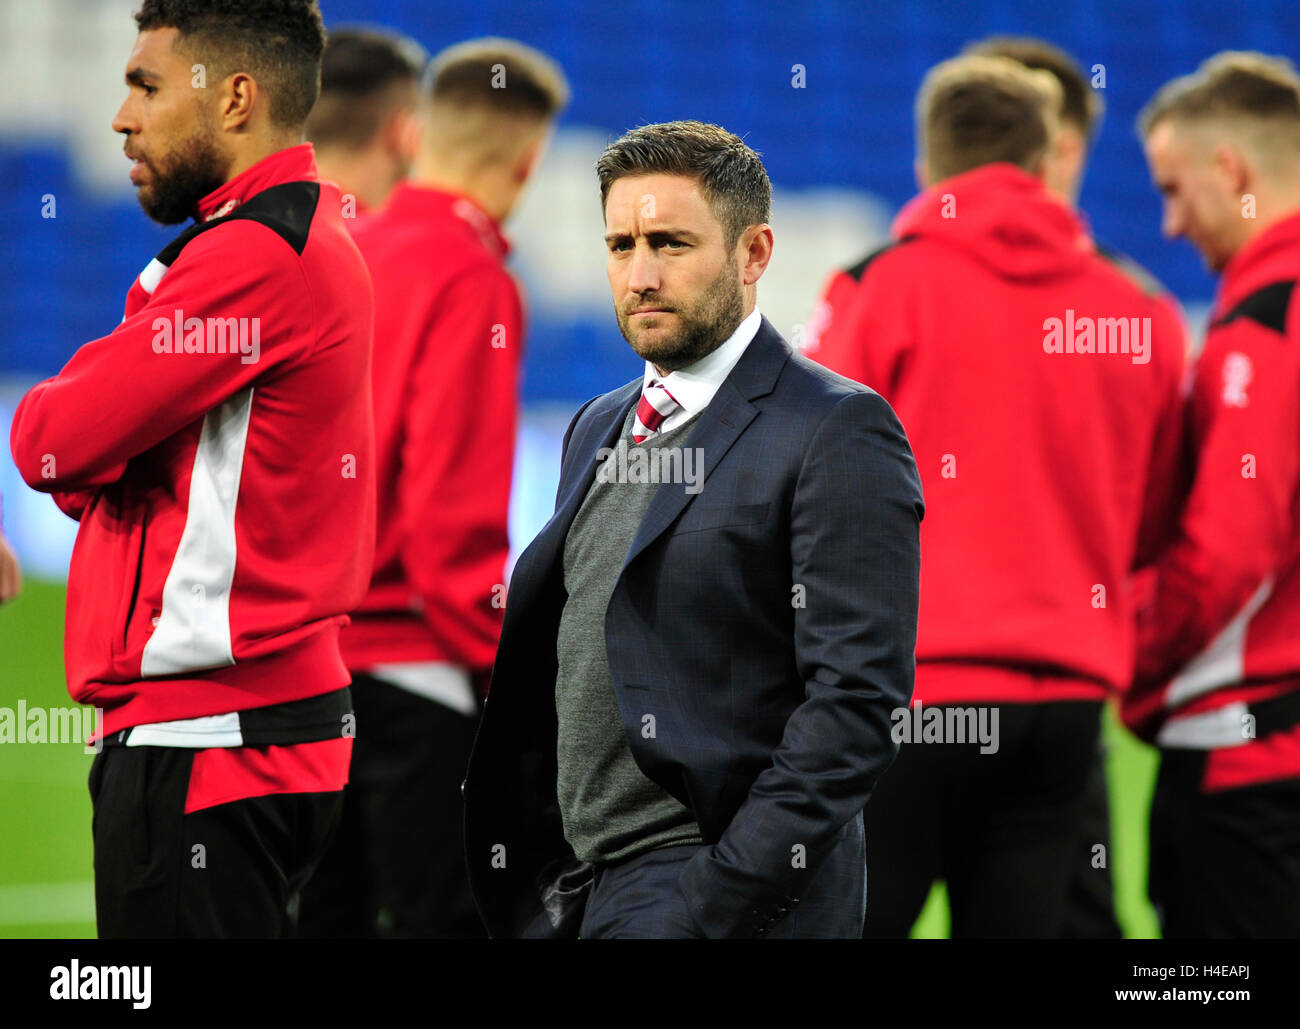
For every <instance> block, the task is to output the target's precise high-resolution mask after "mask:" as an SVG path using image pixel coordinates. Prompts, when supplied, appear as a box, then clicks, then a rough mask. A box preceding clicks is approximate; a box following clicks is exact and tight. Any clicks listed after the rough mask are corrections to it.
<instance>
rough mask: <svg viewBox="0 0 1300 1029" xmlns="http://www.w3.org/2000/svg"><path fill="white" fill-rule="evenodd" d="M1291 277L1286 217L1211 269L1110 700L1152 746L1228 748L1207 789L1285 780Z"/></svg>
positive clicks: (1293, 636)
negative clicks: (1181, 480)
mask: <svg viewBox="0 0 1300 1029" xmlns="http://www.w3.org/2000/svg"><path fill="white" fill-rule="evenodd" d="M1297 279H1300V213H1297V214H1293V215H1291V216H1290V217H1287V218H1284V219H1282V220H1281V221H1279V222H1277V223H1275V224H1273V225H1271V226H1269V227H1268V228H1267V229H1265V230H1264V231H1263V232H1261V233H1260V234H1259V235H1258V236H1256V237H1255V238H1254V239H1253V240H1251V241H1250V242H1249V243H1248V244H1246V245H1245V246H1244V247H1242V248H1241V250H1240V251H1238V252H1237V254H1235V255H1234V256H1233V258H1232V260H1231V261H1229V263H1228V265H1227V267H1226V268H1225V269H1224V273H1223V280H1222V282H1221V283H1220V286H1219V294H1218V297H1217V299H1216V301H1215V305H1214V310H1213V312H1212V314H1211V322H1210V330H1209V333H1208V334H1207V336H1206V340H1205V348H1204V350H1203V351H1202V352H1201V356H1200V358H1199V360H1198V361H1197V365H1196V372H1195V377H1194V381H1193V389H1192V396H1191V402H1190V421H1191V444H1192V447H1193V449H1194V451H1195V460H1196V469H1195V480H1194V482H1193V485H1192V489H1191V493H1190V496H1189V499H1188V501H1187V505H1186V508H1185V509H1184V511H1183V514H1182V518H1181V521H1180V523H1179V526H1178V532H1177V535H1176V536H1175V538H1174V539H1173V541H1172V543H1171V545H1170V546H1168V547H1167V548H1166V549H1165V550H1163V552H1162V553H1161V554H1160V557H1159V560H1158V561H1157V563H1156V566H1155V580H1156V585H1155V591H1154V599H1153V601H1152V603H1151V604H1150V605H1149V606H1147V607H1145V608H1144V610H1143V612H1142V617H1141V619H1140V622H1139V630H1140V632H1139V645H1140V649H1139V657H1138V670H1137V676H1136V681H1135V684H1134V688H1133V689H1132V690H1131V691H1130V693H1129V694H1128V696H1127V697H1126V698H1125V703H1124V708H1123V715H1124V719H1125V721H1126V723H1127V724H1128V725H1129V726H1130V727H1131V728H1133V729H1134V731H1136V732H1138V733H1140V734H1141V735H1144V736H1146V737H1147V738H1148V739H1154V740H1156V741H1157V742H1159V743H1161V744H1162V745H1164V746H1181V747H1195V748H1204V749H1208V750H1217V749H1218V748H1221V747H1223V748H1229V750H1230V751H1231V753H1229V752H1227V751H1224V752H1222V753H1219V754H1216V755H1215V757H1214V759H1213V760H1212V761H1211V766H1210V768H1209V769H1208V770H1207V784H1209V785H1214V784H1216V783H1217V784H1218V785H1220V786H1228V785H1236V784H1245V783H1246V782H1250V781H1260V780H1261V779H1267V778H1277V777H1279V776H1283V775H1287V776H1295V775H1300V731H1298V727H1297V725H1296V723H1297V722H1300V717H1298V716H1300V703H1297V702H1300V695H1298V694H1300V303H1296V302H1295V300H1294V299H1293V296H1294V290H1295V286H1296V281H1297ZM1284 709H1285V713H1286V714H1285V717H1281V716H1282V715H1283V713H1284ZM1275 715H1276V716H1277V717H1274V716H1275ZM1247 716H1249V717H1247ZM1282 736H1287V738H1288V740H1289V742H1288V743H1285V745H1284V741H1283V740H1282ZM1268 737H1272V738H1271V739H1270V738H1268Z"/></svg>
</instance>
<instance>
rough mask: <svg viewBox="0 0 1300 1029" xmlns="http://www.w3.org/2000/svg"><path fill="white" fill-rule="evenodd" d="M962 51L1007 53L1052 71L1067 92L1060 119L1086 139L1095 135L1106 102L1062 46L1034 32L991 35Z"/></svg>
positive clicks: (1028, 66)
mask: <svg viewBox="0 0 1300 1029" xmlns="http://www.w3.org/2000/svg"><path fill="white" fill-rule="evenodd" d="M963 53H967V54H979V55H982V56H984V57H1006V58H1009V59H1011V60H1013V61H1016V62H1018V63H1020V64H1023V65H1024V66H1025V67H1026V68H1034V69H1036V70H1038V71H1045V72H1050V73H1051V74H1052V75H1053V76H1054V77H1055V78H1056V81H1057V82H1059V83H1060V84H1061V91H1062V92H1063V93H1064V94H1065V97H1064V100H1063V101H1062V104H1061V120H1062V121H1064V122H1068V123H1069V124H1070V125H1073V126H1074V127H1075V128H1076V129H1078V130H1079V131H1080V132H1081V133H1082V134H1083V138H1084V139H1092V138H1093V136H1095V135H1096V133H1097V128H1098V126H1099V125H1100V124H1101V116H1102V112H1103V111H1104V110H1105V104H1103V103H1102V100H1101V96H1100V95H1099V94H1098V93H1097V91H1096V90H1095V89H1093V88H1092V86H1091V85H1090V84H1089V82H1088V78H1087V76H1086V75H1085V74H1084V72H1083V69H1082V68H1081V67H1079V64H1078V62H1076V61H1075V59H1074V58H1073V57H1071V56H1070V55H1069V54H1067V53H1066V52H1065V51H1064V50H1062V49H1061V48H1060V47H1059V46H1056V45H1055V44H1053V43H1049V42H1047V40H1045V39H1035V38H1034V37H1032V36H992V37H990V38H989V39H984V40H981V41H980V42H978V43H972V44H970V45H969V46H968V47H966V49H965V50H964V51H963Z"/></svg>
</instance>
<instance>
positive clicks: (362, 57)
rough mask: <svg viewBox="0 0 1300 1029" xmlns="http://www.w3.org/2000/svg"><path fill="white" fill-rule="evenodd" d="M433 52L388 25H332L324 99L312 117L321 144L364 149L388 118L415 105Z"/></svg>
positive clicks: (311, 132) (310, 128) (312, 132)
mask: <svg viewBox="0 0 1300 1029" xmlns="http://www.w3.org/2000/svg"><path fill="white" fill-rule="evenodd" d="M428 60H429V55H428V54H426V53H425V51H424V48H423V47H422V46H420V44H419V43H417V42H415V40H413V39H410V38H408V37H406V36H402V35H399V34H397V33H396V32H390V31H388V30H386V29H378V28H368V27H364V26H340V27H339V28H336V29H332V30H331V31H330V34H329V38H328V39H327V40H326V42H325V56H324V58H323V59H322V61H321V73H320V99H319V100H317V101H316V106H315V107H313V108H312V111H311V114H310V115H308V116H307V130H306V135H307V138H308V139H309V140H311V141H312V142H313V143H315V144H316V146H317V147H318V148H319V147H322V146H338V147H342V148H344V149H348V150H359V149H362V148H363V147H365V146H366V145H367V144H369V143H370V141H371V140H373V139H374V138H375V134H376V133H377V132H378V131H379V130H380V127H381V126H382V125H383V123H384V121H385V120H386V119H387V118H388V116H389V115H390V114H391V113H392V112H393V111H396V110H398V109H400V108H404V107H407V108H409V107H413V106H414V105H415V100H416V94H417V91H418V89H419V85H420V76H421V74H422V73H423V71H424V66H425V64H426V63H427V62H428Z"/></svg>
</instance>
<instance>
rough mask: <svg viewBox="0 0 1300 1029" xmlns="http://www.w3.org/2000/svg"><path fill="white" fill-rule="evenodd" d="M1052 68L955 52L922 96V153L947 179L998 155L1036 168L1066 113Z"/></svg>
mask: <svg viewBox="0 0 1300 1029" xmlns="http://www.w3.org/2000/svg"><path fill="white" fill-rule="evenodd" d="M1061 94H1062V90H1061V87H1060V85H1059V84H1058V83H1057V81H1056V79H1055V78H1053V77H1052V76H1051V75H1049V74H1048V73H1047V72H1043V71H1036V70H1033V69H1030V68H1026V67H1025V66H1024V65H1022V64H1020V63H1018V62H1016V61H1013V60H1010V59H1009V58H1006V57H982V56H978V55H971V56H967V57H954V58H952V59H951V60H948V61H944V62H943V63H942V64H938V65H935V66H934V67H933V68H931V69H930V71H929V73H928V74H927V75H926V77H925V81H924V82H923V83H922V84H921V89H920V92H919V93H918V94H917V101H916V121H917V135H918V137H919V139H920V142H921V156H922V158H923V159H924V161H925V164H926V167H927V169H928V170H929V173H930V177H931V179H933V180H935V181H939V180H942V179H947V178H951V177H952V176H954V175H959V174H961V173H962V172H965V171H970V170H971V169H972V168H978V167H980V166H981V165H985V164H992V163H993V162H995V161H1007V162H1009V163H1011V164H1014V165H1017V166H1019V167H1020V168H1023V169H1024V170H1025V171H1030V172H1032V171H1034V170H1035V168H1036V167H1037V165H1038V163H1039V161H1040V160H1041V159H1042V157H1043V154H1044V153H1046V151H1047V146H1048V143H1049V142H1050V141H1051V137H1052V134H1053V132H1055V130H1056V126H1057V124H1058V122H1059V119H1060V109H1061Z"/></svg>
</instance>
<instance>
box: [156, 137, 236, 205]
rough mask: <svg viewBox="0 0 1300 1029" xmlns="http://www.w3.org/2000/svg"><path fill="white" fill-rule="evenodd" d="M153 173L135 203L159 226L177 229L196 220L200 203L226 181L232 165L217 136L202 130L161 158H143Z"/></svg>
mask: <svg viewBox="0 0 1300 1029" xmlns="http://www.w3.org/2000/svg"><path fill="white" fill-rule="evenodd" d="M141 160H143V161H144V164H145V166H146V167H147V168H148V169H149V171H150V172H151V173H152V178H151V181H150V182H148V183H146V184H145V185H142V186H140V187H139V192H138V193H137V195H136V199H138V200H139V201H140V206H141V207H142V208H143V209H144V213H145V214H147V215H148V216H149V217H150V218H152V219H153V220H154V221H156V222H157V223H158V224H159V225H177V224H179V223H180V222H183V221H185V220H186V219H187V218H191V217H194V216H195V213H196V212H197V210H198V206H199V201H200V200H202V199H203V198H204V197H205V196H207V195H208V194H209V193H211V192H212V191H213V190H215V189H217V188H219V187H220V186H221V185H222V184H223V183H224V182H225V181H226V171H227V168H228V165H229V162H228V161H227V160H226V158H225V157H224V156H223V155H222V154H221V151H220V150H219V149H218V148H217V142H216V134H215V133H214V132H212V131H210V130H206V131H205V130H203V129H200V130H199V131H197V132H195V133H194V134H193V135H192V136H190V137H189V138H188V139H185V140H183V141H182V142H181V143H179V144H178V145H177V146H175V147H173V148H172V150H171V151H170V152H169V153H168V154H166V155H165V156H163V157H161V158H152V157H147V156H144V155H141Z"/></svg>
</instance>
